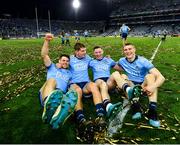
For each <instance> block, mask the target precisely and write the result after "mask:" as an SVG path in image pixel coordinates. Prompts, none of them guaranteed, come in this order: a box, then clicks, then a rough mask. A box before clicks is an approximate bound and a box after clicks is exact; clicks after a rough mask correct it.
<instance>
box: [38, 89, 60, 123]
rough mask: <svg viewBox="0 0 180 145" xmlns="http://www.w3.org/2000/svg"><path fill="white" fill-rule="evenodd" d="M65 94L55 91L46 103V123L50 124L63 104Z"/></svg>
mask: <svg viewBox="0 0 180 145" xmlns="http://www.w3.org/2000/svg"><path fill="white" fill-rule="evenodd" d="M62 97H63V93H62V91H60V90H54V91H53V92H52V93H51V94H50V95H49V96H48V97H47V99H46V100H45V102H44V110H43V114H42V120H43V122H45V123H49V122H50V120H51V118H52V116H53V114H54V112H55V111H56V109H57V108H58V106H59V105H60V103H61V100H62Z"/></svg>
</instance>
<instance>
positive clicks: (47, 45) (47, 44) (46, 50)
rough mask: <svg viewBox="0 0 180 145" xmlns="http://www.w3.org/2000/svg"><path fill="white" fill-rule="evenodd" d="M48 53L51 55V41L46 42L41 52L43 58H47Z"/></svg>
mask: <svg viewBox="0 0 180 145" xmlns="http://www.w3.org/2000/svg"><path fill="white" fill-rule="evenodd" d="M48 53H49V41H48V40H45V41H44V44H43V47H42V50H41V56H42V57H45V56H46V55H48Z"/></svg>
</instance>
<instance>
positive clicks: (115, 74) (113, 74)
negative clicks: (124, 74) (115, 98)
mask: <svg viewBox="0 0 180 145" xmlns="http://www.w3.org/2000/svg"><path fill="white" fill-rule="evenodd" d="M112 76H113V77H114V78H117V77H120V76H121V75H120V73H119V72H118V71H115V72H113V73H112Z"/></svg>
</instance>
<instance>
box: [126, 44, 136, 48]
mask: <svg viewBox="0 0 180 145" xmlns="http://www.w3.org/2000/svg"><path fill="white" fill-rule="evenodd" d="M128 45H132V46H134V44H132V43H125V44H124V46H123V48H124V47H125V46H128ZM134 47H135V46H134Z"/></svg>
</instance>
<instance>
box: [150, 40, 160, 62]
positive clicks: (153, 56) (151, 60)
mask: <svg viewBox="0 0 180 145" xmlns="http://www.w3.org/2000/svg"><path fill="white" fill-rule="evenodd" d="M161 43H162V40H161V41H160V42H159V44H158V46H157V48H156V49H155V51H154V53H153V55H152V57H151V58H150V60H149V61H150V62H153V60H154V58H155V56H156V54H157V52H158V49H159V47H160V45H161Z"/></svg>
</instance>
